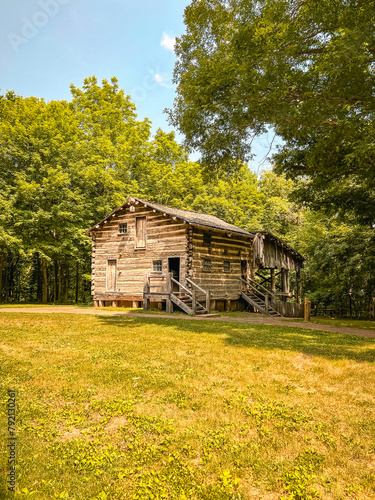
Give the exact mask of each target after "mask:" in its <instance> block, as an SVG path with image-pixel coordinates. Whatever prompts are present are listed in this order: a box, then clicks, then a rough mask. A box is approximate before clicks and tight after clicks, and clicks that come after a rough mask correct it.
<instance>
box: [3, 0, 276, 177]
mask: <svg viewBox="0 0 375 500" xmlns="http://www.w3.org/2000/svg"><path fill="white" fill-rule="evenodd" d="M188 3H189V1H188V0H157V1H151V0H149V1H147V0H135V1H128V0H12V1H7V2H1V6H0V89H1V91H0V92H1V93H4V92H5V91H6V90H14V91H15V93H16V94H18V95H22V96H24V97H28V96H36V97H44V98H45V99H46V100H47V101H48V100H52V99H57V100H58V99H68V100H69V99H70V90H69V85H70V84H71V83H73V84H74V85H75V86H76V87H80V86H82V83H83V79H84V78H85V77H88V76H91V75H96V77H97V78H98V80H99V81H100V80H101V79H102V78H107V79H110V78H111V76H116V77H117V78H118V80H119V85H120V87H121V88H123V89H124V90H125V92H126V93H127V94H129V95H130V96H131V97H132V100H133V102H134V103H135V104H136V107H137V113H138V117H139V118H140V119H142V118H144V117H146V116H147V117H148V118H149V119H150V120H151V121H152V124H153V130H154V131H155V130H156V129H157V128H158V127H161V128H162V129H163V130H172V128H171V127H170V126H169V125H168V121H167V116H166V114H165V113H163V110H164V109H165V108H168V107H172V104H173V97H174V86H173V85H172V82H171V78H172V72H173V66H174V62H175V55H174V53H173V39H174V37H175V36H178V35H180V34H182V33H183V32H184V24H183V12H184V8H185V7H186V5H188ZM177 138H178V140H180V141H181V140H182V137H179V136H178V137H177ZM271 139H272V137H263V138H261V139H259V140H258V141H257V143H256V144H255V148H254V152H255V153H256V154H257V157H256V159H255V161H254V162H252V164H251V167H252V169H253V170H255V171H256V170H257V169H258V167H259V162H260V161H261V160H262V158H263V157H264V155H266V154H267V151H268V146H269V143H270V141H271ZM196 157H197V156H196V155H194V157H193V158H196ZM266 165H267V162H266V163H265V165H264V166H266Z"/></svg>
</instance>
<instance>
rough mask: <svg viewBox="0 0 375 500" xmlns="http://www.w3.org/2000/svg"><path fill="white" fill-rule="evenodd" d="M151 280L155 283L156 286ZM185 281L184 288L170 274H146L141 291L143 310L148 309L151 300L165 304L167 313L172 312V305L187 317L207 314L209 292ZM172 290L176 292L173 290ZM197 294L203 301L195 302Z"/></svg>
mask: <svg viewBox="0 0 375 500" xmlns="http://www.w3.org/2000/svg"><path fill="white" fill-rule="evenodd" d="M151 280H153V281H156V282H157V283H156V285H155V284H153V283H152V282H151ZM185 281H186V286H185V285H183V284H182V283H180V282H179V281H177V280H175V279H174V278H173V276H172V273H155V272H153V273H148V275H147V276H146V278H145V285H144V289H143V307H144V309H145V310H148V309H149V307H150V301H151V300H154V301H158V300H161V301H165V302H166V310H167V313H171V312H173V304H174V305H175V306H177V307H178V308H179V309H181V311H183V312H184V313H186V314H188V315H189V316H196V315H203V314H209V312H210V292H209V291H208V290H204V289H203V288H201V287H200V286H199V285H197V284H196V283H194V281H192V280H191V279H189V278H186V280H185ZM176 285H177V286H176ZM188 286H190V288H188ZM173 288H175V289H177V290H173ZM154 289H155V291H154ZM198 293H199V297H202V296H203V297H204V300H203V301H202V299H200V301H198V300H197V295H198ZM202 302H203V303H202Z"/></svg>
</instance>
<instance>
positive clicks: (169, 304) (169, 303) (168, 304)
mask: <svg viewBox="0 0 375 500" xmlns="http://www.w3.org/2000/svg"><path fill="white" fill-rule="evenodd" d="M165 312H166V313H167V314H172V313H173V303H172V301H171V299H166V304H165Z"/></svg>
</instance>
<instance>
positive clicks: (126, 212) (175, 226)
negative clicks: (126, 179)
mask: <svg viewBox="0 0 375 500" xmlns="http://www.w3.org/2000/svg"><path fill="white" fill-rule="evenodd" d="M133 208H134V211H133V212H131V211H130V208H129V207H126V208H125V209H123V211H122V212H120V214H117V215H116V216H115V217H113V218H112V219H111V220H110V221H108V222H107V223H106V224H104V225H103V226H102V227H100V228H98V229H97V230H96V231H94V232H93V257H92V277H93V281H92V292H93V295H94V300H101V301H103V300H112V301H120V300H124V301H137V300H142V299H143V285H144V276H145V274H146V273H147V272H150V271H152V270H153V261H154V260H162V266H163V271H165V272H167V271H168V257H180V259H181V260H180V266H181V267H180V279H183V278H184V277H185V276H186V267H187V259H186V248H187V225H186V224H185V223H184V222H183V221H181V220H178V219H176V220H174V219H173V218H172V217H170V216H167V215H163V214H162V213H160V212H157V211H154V210H152V209H151V208H148V207H145V206H143V205H141V204H136V205H134V206H133ZM136 217H146V239H147V241H146V247H145V248H142V249H136V248H135V243H136V242H135V225H136ZM125 223H126V224H127V233H126V234H120V233H119V224H125ZM108 260H116V261H117V266H116V289H115V291H113V290H106V281H107V279H106V278H107V274H106V273H107V261H108Z"/></svg>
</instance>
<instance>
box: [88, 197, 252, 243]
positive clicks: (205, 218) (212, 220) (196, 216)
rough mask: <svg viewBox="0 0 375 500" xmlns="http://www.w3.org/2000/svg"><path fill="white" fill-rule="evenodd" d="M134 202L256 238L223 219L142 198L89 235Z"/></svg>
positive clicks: (109, 216) (131, 200) (200, 224)
mask: <svg viewBox="0 0 375 500" xmlns="http://www.w3.org/2000/svg"><path fill="white" fill-rule="evenodd" d="M134 202H135V203H137V204H142V205H144V206H145V207H149V208H151V209H153V210H156V211H158V212H161V213H163V214H166V215H170V216H171V217H176V218H177V219H181V220H183V221H185V222H187V223H188V224H193V225H194V226H202V227H206V228H207V229H218V230H220V231H228V232H230V233H237V234H242V235H244V236H248V237H251V238H253V237H254V234H252V233H249V232H248V231H245V230H244V229H241V228H240V227H237V226H233V224H229V223H228V222H225V221H223V220H222V219H219V218H218V217H215V216H214V215H207V214H201V213H199V212H192V211H190V210H182V209H180V208H172V207H167V206H165V205H160V204H159V203H153V202H151V201H147V200H142V199H140V198H128V199H127V201H126V202H125V203H124V204H123V205H121V207H118V208H116V210H114V211H113V212H112V213H110V214H109V215H107V217H105V218H104V219H103V220H101V221H100V222H98V223H97V224H95V226H93V227H92V228H91V229H89V231H88V233H90V232H91V231H95V230H96V229H98V227H97V226H99V225H100V224H102V223H104V222H105V221H107V220H108V219H111V218H112V217H114V216H116V215H117V214H118V213H120V212H121V211H122V210H123V209H124V208H126V206H129V205H133V204H134Z"/></svg>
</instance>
